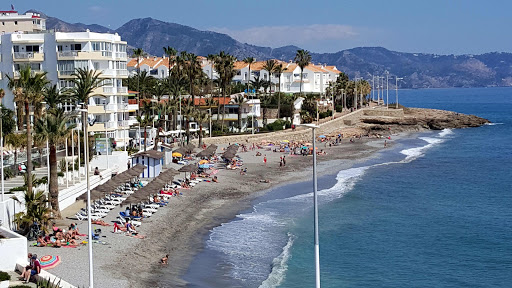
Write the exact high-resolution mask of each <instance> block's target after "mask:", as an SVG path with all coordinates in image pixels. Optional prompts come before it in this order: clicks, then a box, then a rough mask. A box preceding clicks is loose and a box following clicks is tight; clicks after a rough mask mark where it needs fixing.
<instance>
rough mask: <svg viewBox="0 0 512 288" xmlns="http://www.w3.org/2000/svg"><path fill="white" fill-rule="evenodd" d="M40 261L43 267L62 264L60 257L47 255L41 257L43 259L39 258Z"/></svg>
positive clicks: (50, 267)
mask: <svg viewBox="0 0 512 288" xmlns="http://www.w3.org/2000/svg"><path fill="white" fill-rule="evenodd" d="M39 263H40V264H41V268H42V269H52V268H54V267H55V266H57V265H59V264H60V257H59V256H51V255H46V256H43V257H41V259H40V260H39Z"/></svg>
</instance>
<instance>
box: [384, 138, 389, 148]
mask: <svg viewBox="0 0 512 288" xmlns="http://www.w3.org/2000/svg"><path fill="white" fill-rule="evenodd" d="M387 145H388V142H387V140H384V148H386V146H387Z"/></svg>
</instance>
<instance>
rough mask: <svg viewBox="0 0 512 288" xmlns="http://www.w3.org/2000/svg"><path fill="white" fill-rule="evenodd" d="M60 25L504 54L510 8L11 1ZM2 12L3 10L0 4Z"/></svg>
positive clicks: (442, 2)
mask: <svg viewBox="0 0 512 288" xmlns="http://www.w3.org/2000/svg"><path fill="white" fill-rule="evenodd" d="M12 4H14V5H15V8H16V10H18V11H20V12H25V11H26V10H28V9H37V10H40V11H42V12H44V13H45V14H48V15H50V16H54V17H57V18H60V19H62V20H64V21H67V22H82V23H86V24H93V23H94V24H100V25H103V26H107V27H110V28H112V29H116V28H118V27H119V26H121V25H123V24H124V23H126V22H127V21H129V20H131V19H134V18H145V17H152V18H155V19H159V20H163V21H167V22H175V23H179V24H183V25H188V26H192V27H194V28H197V29H200V30H213V31H218V32H222V33H226V34H228V35H230V36H232V37H233V38H235V39H237V40H239V41H241V42H245V43H250V44H254V45H260V46H270V47H280V46H283V45H288V44H293V45H297V46H299V47H302V48H305V49H308V50H311V51H313V52H336V51H339V50H342V49H348V48H353V47H360V46H382V47H385V48H388V49H390V50H395V51H404V52H426V53H437V54H480V53H485V52H493V51H499V52H512V37H510V33H509V29H510V27H512V17H510V16H509V14H510V13H511V12H510V11H512V1H506V0H495V1H493V0H491V1H475V0H466V1H461V0H428V1H419V0H403V1H399V0H388V1H379V0H367V1H363V0H360V1H342V0H333V1H322V0H320V1H315V0H309V1H305V0H256V1H247V0H238V1H234V0H188V1H170V0H153V1H151V0H145V1H134V0H122V1H114V0H103V1H98V0H86V1H76V0H71V1H70V0H68V1H61V0H50V1H35V0H28V1H12ZM3 5H5V6H6V7H1V8H2V9H6V10H8V9H10V5H9V2H4V4H3Z"/></svg>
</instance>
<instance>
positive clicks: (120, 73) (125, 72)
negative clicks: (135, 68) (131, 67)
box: [117, 70, 128, 76]
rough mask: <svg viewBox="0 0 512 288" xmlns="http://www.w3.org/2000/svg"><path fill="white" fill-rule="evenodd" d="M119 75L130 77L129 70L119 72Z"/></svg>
mask: <svg viewBox="0 0 512 288" xmlns="http://www.w3.org/2000/svg"><path fill="white" fill-rule="evenodd" d="M117 75H119V76H128V70H117Z"/></svg>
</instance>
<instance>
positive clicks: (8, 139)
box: [5, 133, 27, 168]
mask: <svg viewBox="0 0 512 288" xmlns="http://www.w3.org/2000/svg"><path fill="white" fill-rule="evenodd" d="M5 144H8V145H11V146H12V148H14V165H16V164H17V163H18V149H23V148H25V146H26V145H27V134H25V133H10V134H7V135H6V136H5ZM15 168H16V167H15Z"/></svg>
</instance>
